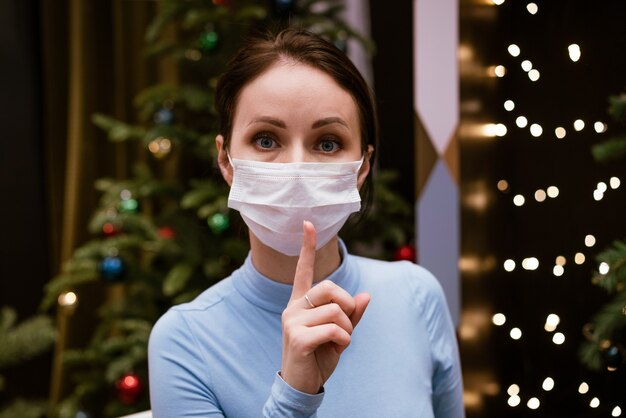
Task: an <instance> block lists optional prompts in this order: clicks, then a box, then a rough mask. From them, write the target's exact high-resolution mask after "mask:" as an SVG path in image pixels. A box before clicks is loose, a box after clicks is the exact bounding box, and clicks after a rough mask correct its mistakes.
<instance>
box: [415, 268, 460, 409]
mask: <svg viewBox="0 0 626 418" xmlns="http://www.w3.org/2000/svg"><path fill="white" fill-rule="evenodd" d="M426 277H429V279H427V280H423V281H422V283H423V284H424V285H425V288H426V290H427V291H426V292H425V298H424V300H423V301H422V307H423V309H424V312H423V315H425V317H426V322H427V328H428V337H429V342H430V349H431V355H432V359H433V377H432V385H433V393H432V398H433V410H434V413H435V417H436V418H462V417H464V416H465V410H464V406H463V378H462V373H461V365H460V359H459V351H458V344H457V340H456V333H455V330H454V325H453V322H452V318H451V317H450V313H449V310H448V305H447V302H446V298H445V295H444V293H443V289H442V288H441V285H440V284H439V282H438V281H437V279H435V277H434V276H432V274H430V273H427V276H426Z"/></svg>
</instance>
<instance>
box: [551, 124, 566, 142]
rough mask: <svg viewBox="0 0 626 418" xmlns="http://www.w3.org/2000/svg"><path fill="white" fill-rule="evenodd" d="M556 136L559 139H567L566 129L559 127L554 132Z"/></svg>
mask: <svg viewBox="0 0 626 418" xmlns="http://www.w3.org/2000/svg"><path fill="white" fill-rule="evenodd" d="M554 135H556V137H557V138H559V139H563V138H565V135H566V132H565V128H562V127H560V126H559V127H558V128H556V129H555V130H554Z"/></svg>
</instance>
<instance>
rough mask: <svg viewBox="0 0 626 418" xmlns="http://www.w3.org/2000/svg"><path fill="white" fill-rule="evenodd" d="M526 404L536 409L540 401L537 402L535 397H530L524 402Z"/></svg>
mask: <svg viewBox="0 0 626 418" xmlns="http://www.w3.org/2000/svg"><path fill="white" fill-rule="evenodd" d="M526 405H527V406H528V407H529V408H530V409H537V408H539V405H540V402H539V399H537V398H530V399H529V400H528V402H527V403H526Z"/></svg>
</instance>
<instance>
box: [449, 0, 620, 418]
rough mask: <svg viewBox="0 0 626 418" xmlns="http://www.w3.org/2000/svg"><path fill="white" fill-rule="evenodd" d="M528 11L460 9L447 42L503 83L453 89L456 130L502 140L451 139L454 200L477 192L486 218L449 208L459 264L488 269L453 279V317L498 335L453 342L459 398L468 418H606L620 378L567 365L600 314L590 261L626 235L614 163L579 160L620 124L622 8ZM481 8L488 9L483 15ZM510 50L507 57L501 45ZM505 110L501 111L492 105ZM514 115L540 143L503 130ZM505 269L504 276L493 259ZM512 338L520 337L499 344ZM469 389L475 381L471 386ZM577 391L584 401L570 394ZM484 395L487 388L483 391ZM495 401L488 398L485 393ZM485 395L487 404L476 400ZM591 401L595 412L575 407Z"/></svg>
mask: <svg viewBox="0 0 626 418" xmlns="http://www.w3.org/2000/svg"><path fill="white" fill-rule="evenodd" d="M535 3H536V4H537V5H538V6H539V12H538V13H537V14H536V15H534V16H533V15H531V14H529V13H528V11H527V10H526V5H527V2H514V1H506V2H505V3H504V4H503V5H502V6H498V7H496V6H478V5H476V4H475V2H474V3H472V2H469V1H467V2H462V21H461V42H462V43H465V44H467V45H471V47H472V48H473V49H474V53H475V55H476V59H477V61H478V62H480V63H481V64H482V65H484V66H485V67H486V66H490V65H498V64H502V65H504V66H505V67H506V68H507V74H506V76H505V77H503V78H501V79H491V80H482V81H479V80H463V81H462V88H461V100H462V103H463V102H467V101H472V100H474V101H478V102H480V103H481V106H482V111H481V112H479V113H478V114H474V113H472V112H466V114H464V115H463V121H464V122H466V123H468V122H480V123H486V122H496V123H498V122H501V123H504V124H505V125H506V126H507V128H508V133H507V135H506V136H504V137H503V138H497V139H487V140H484V139H483V140H482V141H477V140H476V139H475V138H461V156H462V159H461V167H462V191H463V193H464V194H467V193H470V192H472V191H474V190H475V188H476V185H477V184H481V185H486V188H487V193H488V196H489V201H490V205H488V206H487V208H486V210H484V211H482V212H481V211H475V210H472V209H471V208H468V207H463V208H462V228H463V229H462V253H463V255H464V256H476V257H479V258H481V259H483V260H493V261H495V262H494V263H493V266H492V268H490V269H486V270H485V271H483V272H481V273H480V274H478V275H476V274H471V275H470V274H467V273H466V274H464V277H463V289H464V291H463V306H464V309H465V310H482V311H485V312H488V313H489V315H491V314H493V313H496V312H502V313H504V314H505V315H506V317H507V322H506V324H505V325H504V326H502V327H495V326H493V325H492V324H491V323H490V322H491V317H490V316H489V318H488V321H489V324H488V326H487V330H486V331H485V333H484V335H482V336H481V339H480V341H477V342H476V341H473V342H466V341H463V340H462V341H461V347H462V355H463V363H464V371H465V374H466V379H467V378H469V377H470V376H471V377H472V378H473V379H470V380H472V381H471V382H470V381H466V389H470V390H474V391H477V392H482V393H483V396H482V398H481V399H482V401H481V403H480V404H479V405H478V406H477V407H476V408H473V409H468V418H469V417H504V416H506V417H528V416H541V417H561V416H568V417H581V418H582V417H595V416H598V417H600V416H603V417H605V416H610V413H611V410H612V408H613V407H614V406H616V405H620V406H621V408H622V410H623V411H624V410H626V404H624V399H626V398H625V397H624V393H626V372H625V371H624V367H622V368H621V369H620V370H618V371H616V372H608V371H602V372H597V373H596V372H590V371H588V370H587V369H585V367H584V366H582V365H581V363H580V361H579V359H578V357H577V351H578V348H579V346H580V344H581V343H582V342H583V341H584V336H583V334H582V327H583V325H584V324H586V323H588V322H589V321H590V319H591V317H592V316H593V314H594V313H595V312H596V311H597V310H598V309H599V307H600V306H601V305H602V304H603V303H606V302H607V301H608V297H607V295H605V294H604V292H603V291H602V290H600V289H599V288H598V287H597V286H594V285H592V284H591V277H592V274H593V271H594V270H595V269H596V268H597V263H596V261H595V255H596V254H598V253H599V252H600V251H601V250H602V249H604V248H605V247H606V246H608V245H609V244H610V243H611V242H612V241H613V240H615V239H623V238H624V237H625V236H626V223H625V222H624V220H623V214H624V213H625V211H626V199H625V198H624V186H625V184H626V183H625V182H626V164H625V162H624V161H621V162H618V163H611V164H600V163H597V162H595V161H594V160H593V158H592V156H591V146H592V145H593V144H594V143H597V142H599V141H602V140H605V139H607V138H608V137H609V136H610V135H611V133H616V132H618V131H620V130H622V131H623V129H624V126H623V124H620V123H617V122H615V121H613V120H611V119H610V117H609V116H608V114H607V108H608V96H609V95H617V94H620V93H622V92H623V91H624V88H625V87H626V57H625V51H626V25H624V22H623V17H624V16H626V2H623V1H605V2H595V1H582V0H577V1H536V2H535ZM481 7H483V8H485V7H489V8H490V10H491V11H487V12H485V10H482V12H481ZM511 43H515V44H517V45H518V46H519V47H520V48H521V51H522V53H521V55H520V56H519V57H517V58H514V57H512V56H511V55H509V54H508V52H507V47H508V45H509V44H511ZM572 43H577V44H578V45H579V46H580V48H581V51H582V56H581V59H580V60H579V61H578V62H576V63H574V62H572V61H571V60H570V59H569V55H568V51H567V46H568V45H569V44H572ZM524 59H529V60H531V61H532V63H533V66H534V67H535V68H537V69H538V70H539V71H540V74H541V77H540V79H539V80H538V81H537V82H535V83H533V82H531V81H530V80H529V79H528V77H527V75H526V73H525V72H524V71H523V70H522V69H521V67H520V63H521V62H522V60H524ZM507 99H512V100H514V102H515V105H516V107H515V110H514V111H512V112H507V111H505V110H504V108H503V103H504V101H505V100H507ZM519 115H524V116H526V118H527V119H528V120H529V126H530V124H531V123H539V124H540V125H541V126H542V127H543V135H542V136H541V137H539V138H534V137H532V136H531V135H530V133H529V129H528V127H527V128H525V129H520V128H518V127H517V126H516V125H515V118H516V117H517V116H519ZM579 118H580V119H583V120H584V121H585V124H586V126H585V128H584V129H583V130H582V131H581V132H576V131H574V129H573V126H572V123H573V121H574V120H576V119H579ZM595 121H603V122H605V123H608V125H609V129H608V131H607V132H606V133H604V134H598V133H596V132H595V131H594V129H593V123H594V122H595ZM557 126H563V127H564V128H565V129H566V130H567V136H566V137H565V138H564V139H556V137H555V135H554V129H555V128H556V127H557ZM611 176H617V177H619V178H620V179H621V181H622V185H621V186H620V188H619V189H617V190H612V189H610V188H609V190H608V191H607V192H606V193H605V196H604V199H602V200H601V201H599V202H596V201H595V200H594V199H593V196H592V193H593V190H594V189H595V188H596V184H597V183H598V182H599V181H604V182H605V183H607V184H608V181H609V178H610V177H611ZM500 179H506V180H507V181H508V182H509V185H510V189H509V191H507V192H506V193H502V192H500V191H498V190H497V188H496V184H497V182H498V181H499V180H500ZM550 185H556V186H557V187H558V188H559V190H560V194H559V196H558V198H556V199H550V198H548V199H546V201H544V202H543V203H539V202H537V201H536V200H535V199H534V192H535V190H537V189H543V190H546V188H547V187H548V186H550ZM516 194H522V195H524V197H525V198H526V203H525V204H524V205H523V206H522V207H516V206H514V205H513V203H512V199H513V196H515V195H516ZM587 234H592V235H594V236H595V237H596V240H597V243H596V245H595V246H594V247H593V248H587V247H585V245H584V238H585V236H586V235H587ZM577 252H582V253H584V254H585V256H586V262H585V263H584V264H583V265H576V264H575V263H574V254H575V253H577ZM559 255H563V256H565V257H566V259H567V264H566V265H565V274H564V275H563V276H561V277H555V276H554V275H553V274H552V268H553V267H554V265H555V258H556V257H557V256H559ZM526 257H536V258H538V259H539V261H540V265H539V268H538V269H537V270H535V271H526V270H523V269H522V268H521V261H522V259H524V258H526ZM509 258H510V259H513V260H515V262H516V264H517V267H516V269H515V270H514V271H513V272H511V273H507V272H505V271H504V269H503V267H502V265H503V262H504V260H506V259H509ZM550 313H556V314H558V315H559V316H560V318H561V323H560V325H559V326H558V328H557V331H559V332H562V333H563V334H564V335H565V337H566V340H565V343H564V344H563V345H560V346H557V345H555V344H553V343H552V340H551V338H552V334H551V333H547V332H546V331H544V329H543V325H544V322H545V319H546V317H547V316H548V314H550ZM512 327H519V328H520V329H521V330H522V332H523V336H522V338H521V339H520V340H517V341H514V340H512V339H511V338H510V337H509V331H510V329H511V328H512ZM480 376H482V377H483V379H482V380H481V379H480V378H479V377H480ZM548 376H550V377H552V378H553V379H554V380H555V382H556V383H555V388H554V389H553V390H552V391H551V392H545V391H543V390H542V389H541V383H542V382H543V380H544V379H545V378H546V377H548ZM583 381H586V382H587V383H588V384H589V385H590V387H591V390H590V392H589V393H588V394H586V395H581V394H579V393H578V386H579V385H580V383H581V382H583ZM485 382H494V383H496V386H491V389H490V390H485V387H486V385H485ZM513 383H515V384H518V385H519V386H520V387H521V393H520V396H521V399H522V402H521V404H520V405H519V406H517V407H515V408H511V407H509V406H508V405H507V400H508V395H507V393H506V390H507V388H508V387H509V385H511V384H513ZM496 389H497V390H496ZM487 392H490V393H487ZM595 396H597V397H598V398H599V399H600V407H599V408H597V409H592V408H590V407H589V402H590V400H591V399H592V398H593V397H595ZM531 397H537V398H538V399H539V400H540V402H541V406H540V407H539V409H537V410H534V411H532V410H530V409H529V408H528V407H527V406H526V402H527V401H528V399H529V398H531Z"/></svg>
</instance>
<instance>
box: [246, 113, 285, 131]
mask: <svg viewBox="0 0 626 418" xmlns="http://www.w3.org/2000/svg"><path fill="white" fill-rule="evenodd" d="M254 123H269V124H270V125H274V126H276V127H278V128H283V129H284V128H286V127H287V125H286V124H285V122H283V121H282V120H280V119H276V118H271V117H269V116H261V117H259V118H256V119H253V120H252V121H251V122H250V123H249V124H248V126H250V125H252V124H254Z"/></svg>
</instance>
